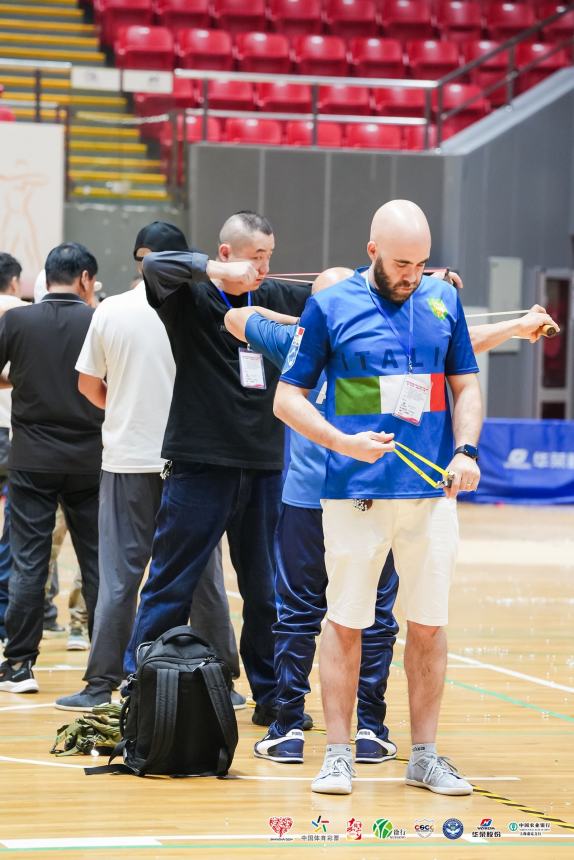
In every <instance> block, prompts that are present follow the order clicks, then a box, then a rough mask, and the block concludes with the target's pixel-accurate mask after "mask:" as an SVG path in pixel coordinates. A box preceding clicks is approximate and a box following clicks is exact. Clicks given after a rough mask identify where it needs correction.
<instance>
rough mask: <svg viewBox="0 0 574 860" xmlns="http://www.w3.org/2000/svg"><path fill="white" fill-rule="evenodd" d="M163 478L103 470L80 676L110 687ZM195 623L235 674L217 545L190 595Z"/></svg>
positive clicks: (117, 678)
mask: <svg viewBox="0 0 574 860" xmlns="http://www.w3.org/2000/svg"><path fill="white" fill-rule="evenodd" d="M162 486H163V482H162V480H161V478H160V476H159V474H157V473H156V472H151V473H137V474H132V473H121V474H120V473H116V472H102V480H101V485H100V507H99V517H98V525H99V534H100V545H99V553H100V555H99V567H100V585H99V590H98V602H97V604H96V613H95V618H94V630H93V634H92V644H91V648H90V656H89V659H88V667H87V669H86V674H85V675H84V680H85V681H87V682H88V684H89V685H90V687H92V688H93V689H94V690H106V691H110V690H112V689H114V688H115V687H117V686H118V685H119V683H120V682H121V680H122V679H123V658H124V651H125V649H126V646H127V644H128V642H129V639H130V635H131V632H132V626H133V622H134V618H135V614H136V604H137V596H138V591H139V587H140V585H141V581H142V578H143V575H144V572H145V569H146V567H147V564H148V562H149V560H150V556H151V550H152V543H153V536H154V531H155V518H156V514H157V511H158V510H159V505H160V501H161V493H162ZM192 618H193V626H194V629H195V630H196V631H197V633H198V635H199V636H202V637H203V638H205V639H207V641H208V642H210V644H211V645H212V646H213V648H214V650H215V652H216V653H217V654H218V656H219V657H221V659H222V660H225V662H226V663H227V664H228V666H229V668H230V669H231V672H232V674H233V675H234V676H235V677H237V676H238V675H239V656H238V653H237V644H236V641H235V634H234V632H233V627H232V625H231V620H230V617H229V604H228V602H227V595H226V594H225V587H224V584H223V569H222V565H221V547H219V546H218V547H217V548H216V549H215V550H214V552H213V553H212V555H211V557H210V560H209V563H208V565H207V567H206V568H205V572H204V573H203V575H202V577H201V580H200V581H199V584H198V587H197V588H196V591H195V594H194V596H193V609H192Z"/></svg>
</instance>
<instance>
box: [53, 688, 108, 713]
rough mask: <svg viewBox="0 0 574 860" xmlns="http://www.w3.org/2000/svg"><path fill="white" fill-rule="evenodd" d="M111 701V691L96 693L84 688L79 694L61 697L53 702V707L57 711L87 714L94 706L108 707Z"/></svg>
mask: <svg viewBox="0 0 574 860" xmlns="http://www.w3.org/2000/svg"><path fill="white" fill-rule="evenodd" d="M111 701H112V693H111V690H110V691H108V690H103V691H101V690H100V691H99V692H98V691H97V690H93V689H90V687H89V686H87V687H85V688H84V689H83V690H82V691H81V692H80V693H73V694H72V695H71V696H61V697H60V698H59V699H56V701H55V703H54V704H55V707H56V708H58V710H59V711H84V712H89V711H91V710H92V708H93V707H94V706H95V705H108V704H109V703H110V702H111Z"/></svg>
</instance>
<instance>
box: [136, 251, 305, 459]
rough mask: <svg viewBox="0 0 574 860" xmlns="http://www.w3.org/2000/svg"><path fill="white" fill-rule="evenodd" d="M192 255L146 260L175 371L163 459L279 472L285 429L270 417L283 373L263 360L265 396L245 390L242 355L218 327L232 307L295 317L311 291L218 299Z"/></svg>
mask: <svg viewBox="0 0 574 860" xmlns="http://www.w3.org/2000/svg"><path fill="white" fill-rule="evenodd" d="M207 261H208V257H207V256H206V255H205V254H200V253H195V252H179V251H164V252H161V253H157V254H148V255H147V256H146V257H145V259H144V264H143V275H144V281H145V285H146V292H147V298H148V301H149V303H150V305H151V306H152V307H153V308H155V309H156V310H157V312H158V314H159V316H160V318H161V319H162V321H163V323H164V325H165V327H166V330H167V334H168V336H169V339H170V343H171V348H172V351H173V355H174V359H175V363H176V377H175V385H174V390H173V397H172V402H171V408H170V413H169V419H168V422H167V428H166V432H165V437H164V442H163V449H162V457H164V458H165V459H167V460H175V461H184V462H192V463H208V464H212V465H216V466H232V467H239V468H244V469H271V470H274V469H282V468H283V424H282V423H281V422H280V421H278V420H277V419H276V418H275V416H274V415H273V397H274V394H275V387H276V384H277V381H278V379H279V375H280V371H279V370H278V369H277V368H276V367H275V366H274V365H273V364H271V362H269V361H267V360H266V359H265V360H264V367H265V379H266V388H265V389H254V388H244V387H243V386H242V385H241V382H240V375H239V349H240V347H241V348H244V347H245V344H243V343H241V342H240V341H238V340H236V338H234V337H233V335H231V334H230V333H229V332H228V331H227V329H226V328H225V325H224V323H223V318H224V316H225V314H226V313H227V311H228V310H229V307H230V306H231V307H242V306H244V305H246V304H247V303H248V301H249V298H248V295H249V296H250V297H251V303H252V304H253V305H258V306H261V307H265V308H270V309H271V310H274V311H277V312H279V313H283V314H290V315H292V316H300V315H301V313H302V311H303V307H304V305H305V302H306V300H307V298H308V296H309V294H310V285H309V286H307V285H305V284H283V283H280V282H279V281H274V280H272V279H269V280H265V281H263V282H262V284H261V286H260V287H259V288H258V289H257V290H254V291H253V292H251V293H249V294H248V295H247V294H244V295H241V296H233V295H227V294H224V295H225V298H224V296H222V294H221V292H220V290H219V289H218V287H216V286H215V284H214V283H212V281H210V280H209V278H208V276H207V274H206V266H207Z"/></svg>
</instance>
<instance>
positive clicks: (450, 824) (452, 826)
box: [442, 818, 464, 839]
mask: <svg viewBox="0 0 574 860" xmlns="http://www.w3.org/2000/svg"><path fill="white" fill-rule="evenodd" d="M442 832H443V833H444V835H445V836H446V838H447V839H460V837H461V836H462V834H463V833H464V824H463V823H462V821H459V819H458V818H447V820H446V821H445V823H444V824H443V826H442Z"/></svg>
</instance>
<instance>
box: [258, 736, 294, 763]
mask: <svg viewBox="0 0 574 860" xmlns="http://www.w3.org/2000/svg"><path fill="white" fill-rule="evenodd" d="M304 743H305V741H304V739H303V732H302V731H301V729H291V731H290V732H287V734H286V735H279V737H276V736H275V735H274V734H272V733H271V732H268V733H267V734H266V735H265V737H264V738H263V739H262V740H260V741H257V743H256V744H255V746H254V747H253V752H254V753H255V756H256V757H257V758H266V759H269V761H278V762H283V763H284V764H301V762H302V761H303V744H304Z"/></svg>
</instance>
